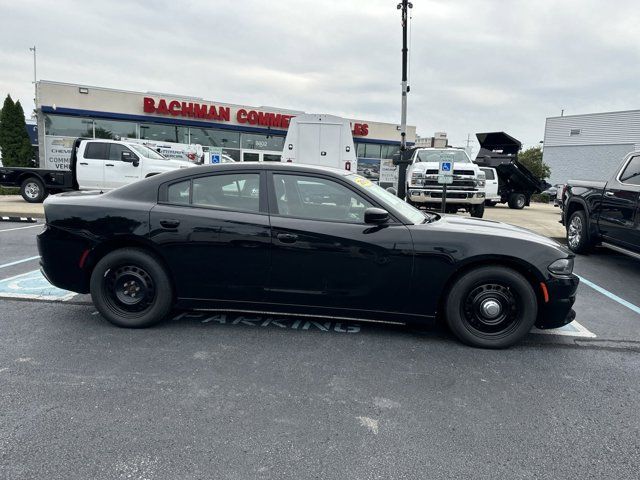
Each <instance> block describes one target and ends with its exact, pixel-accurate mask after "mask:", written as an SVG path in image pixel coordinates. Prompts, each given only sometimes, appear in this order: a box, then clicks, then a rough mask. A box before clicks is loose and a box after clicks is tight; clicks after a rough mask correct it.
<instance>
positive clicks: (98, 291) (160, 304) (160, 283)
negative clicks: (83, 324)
mask: <svg viewBox="0 0 640 480" xmlns="http://www.w3.org/2000/svg"><path fill="white" fill-rule="evenodd" d="M90 290H91V298H92V299H93V303H94V305H95V306H96V308H97V309H98V311H99V312H100V314H101V315H102V316H103V317H104V318H106V319H107V320H109V321H110V322H111V323H113V324H114V325H117V326H119V327H128V328H143V327H149V326H151V325H155V324H156V323H158V322H160V321H162V320H163V319H164V318H165V317H166V316H167V315H168V314H169V312H170V311H171V306H172V304H173V294H172V288H171V280H170V279H169V275H167V272H166V271H165V269H164V268H163V267H162V265H161V264H160V262H159V261H158V260H156V259H155V258H154V257H153V256H152V255H150V254H149V253H147V252H145V251H144V250H140V249H137V248H122V249H119V250H115V251H113V252H111V253H109V254H107V255H105V256H104V257H103V258H102V259H101V260H100V261H99V262H98V264H97V265H96V267H95V268H94V269H93V272H92V273H91V281H90Z"/></svg>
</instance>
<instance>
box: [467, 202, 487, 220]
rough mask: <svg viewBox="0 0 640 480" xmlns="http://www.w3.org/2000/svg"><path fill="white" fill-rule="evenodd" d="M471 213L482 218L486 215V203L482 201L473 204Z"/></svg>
mask: <svg viewBox="0 0 640 480" xmlns="http://www.w3.org/2000/svg"><path fill="white" fill-rule="evenodd" d="M470 213H471V216H472V217H474V218H482V216H483V215H484V203H480V204H479V205H472V206H471V211H470Z"/></svg>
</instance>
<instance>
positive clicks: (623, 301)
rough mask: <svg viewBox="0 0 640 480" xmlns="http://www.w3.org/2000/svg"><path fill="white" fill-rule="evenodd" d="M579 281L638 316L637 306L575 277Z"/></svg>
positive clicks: (639, 309) (582, 278) (639, 310)
mask: <svg viewBox="0 0 640 480" xmlns="http://www.w3.org/2000/svg"><path fill="white" fill-rule="evenodd" d="M576 276H577V277H578V278H579V279H580V281H581V282H582V283H584V284H585V285H587V286H588V287H591V288H593V289H594V290H595V291H596V292H600V293H601V294H603V295H605V296H607V297H609V298H610V299H611V300H613V301H614V302H618V303H619V304H620V305H622V306H624V307H627V308H628V309H629V310H632V311H634V312H636V313H637V314H639V315H640V307H638V306H637V305H634V304H633V303H631V302H627V301H626V300H625V299H624V298H620V297H619V296H617V295H616V294H615V293H611V292H610V291H609V290H607V289H606V288H602V287H601V286H600V285H596V284H595V283H593V282H591V281H589V280H587V279H586V278H584V277H581V276H580V275H576Z"/></svg>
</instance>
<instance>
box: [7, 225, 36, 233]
mask: <svg viewBox="0 0 640 480" xmlns="http://www.w3.org/2000/svg"><path fill="white" fill-rule="evenodd" d="M34 227H42V225H41V224H37V225H29V226H28V227H16V228H5V229H4V230H0V233H2V232H13V231H14V230H24V229H25V228H34Z"/></svg>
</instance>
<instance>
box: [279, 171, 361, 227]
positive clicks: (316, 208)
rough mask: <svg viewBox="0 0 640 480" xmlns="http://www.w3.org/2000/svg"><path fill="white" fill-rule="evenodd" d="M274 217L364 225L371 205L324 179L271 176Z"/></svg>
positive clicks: (355, 194) (350, 191) (353, 193)
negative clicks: (274, 199)
mask: <svg viewBox="0 0 640 480" xmlns="http://www.w3.org/2000/svg"><path fill="white" fill-rule="evenodd" d="M273 181H274V187H275V194H276V202H277V206H278V213H279V214H280V215H283V216H287V217H298V218H306V219H310V220H325V221H333V222H349V223H364V211H365V210H366V209H367V208H368V207H371V206H372V205H371V203H369V202H368V201H367V200H365V199H364V198H362V197H361V196H360V195H358V194H357V193H355V192H354V191H353V190H351V189H349V188H347V187H345V186H344V185H342V184H340V183H337V182H334V181H333V180H328V179H325V178H318V177H308V176H303V175H278V174H274V175H273Z"/></svg>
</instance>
